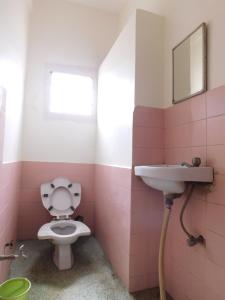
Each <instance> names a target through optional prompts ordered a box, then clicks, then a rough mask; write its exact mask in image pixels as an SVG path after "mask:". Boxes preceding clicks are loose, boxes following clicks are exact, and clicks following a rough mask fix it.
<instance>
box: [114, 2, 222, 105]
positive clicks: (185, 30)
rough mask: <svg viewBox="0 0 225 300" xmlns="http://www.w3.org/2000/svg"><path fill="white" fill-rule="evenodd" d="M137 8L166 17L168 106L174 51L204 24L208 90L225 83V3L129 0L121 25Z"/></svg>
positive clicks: (166, 88)
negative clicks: (206, 39) (206, 30)
mask: <svg viewBox="0 0 225 300" xmlns="http://www.w3.org/2000/svg"><path fill="white" fill-rule="evenodd" d="M137 8H142V9H145V10H148V11H151V12H154V13H157V14H160V15H163V16H165V28H166V32H165V53H164V65H165V76H164V106H165V107H167V106H170V105H172V48H173V47H174V46H175V45H177V44H178V43H179V42H180V41H181V40H182V39H183V38H185V37H186V36H187V35H188V34H189V33H190V32H192V31H193V30H194V29H195V28H196V27H197V26H198V25H200V24H201V23H202V22H206V23H207V24H208V88H209V89H213V88H215V87H218V86H220V85H224V84H225V72H224V69H225V58H224V53H225V40H224V39H223V36H224V33H223V30H224V28H225V18H224V15H225V1H224V0H217V1H216V2H215V0H198V1H197V2H196V1H195V0H188V1H187V0H169V1H168V0H130V3H129V5H128V6H127V7H125V8H124V10H123V11H122V12H121V22H120V23H121V24H122V25H123V24H124V23H125V22H126V20H127V17H128V16H129V15H130V14H131V13H133V11H134V10H135V9H137ZM122 25H121V26H122ZM146 30H148V29H147V28H146ZM160 106H161V103H159V107H160Z"/></svg>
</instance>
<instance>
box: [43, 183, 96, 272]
mask: <svg viewBox="0 0 225 300" xmlns="http://www.w3.org/2000/svg"><path fill="white" fill-rule="evenodd" d="M41 198H42V202H43V205H44V207H45V208H46V209H48V211H49V213H50V214H51V215H52V216H54V217H55V220H54V221H51V222H49V223H46V224H44V225H43V226H42V227H41V228H40V229H39V231H38V239H40V240H50V241H51V242H52V243H53V244H54V245H55V251H54V255H53V260H54V263H55V264H56V266H57V267H58V268H59V270H67V269H70V268H71V267H72V265H73V253H72V249H71V244H73V243H74V242H76V240H77V239H78V238H79V237H80V236H86V235H90V234H91V231H90V229H89V228H88V227H87V225H85V224H84V223H82V222H78V221H74V220H71V219H69V216H70V215H72V214H73V213H74V210H75V209H76V207H77V206H78V205H79V204H80V198H81V186H80V184H78V183H71V182H70V181H69V180H68V179H66V178H56V179H54V180H53V181H52V182H51V183H46V184H42V185H41Z"/></svg>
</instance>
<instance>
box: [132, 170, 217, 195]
mask: <svg viewBox="0 0 225 300" xmlns="http://www.w3.org/2000/svg"><path fill="white" fill-rule="evenodd" d="M134 172H135V175H137V176H140V177H141V178H142V180H143V181H144V182H145V183H146V184H147V185H148V186H150V187H152V188H154V189H156V190H159V191H162V192H163V193H164V194H182V193H183V192H184V190H185V182H205V183H207V182H208V183H210V182H213V168H211V167H187V166H182V165H151V166H136V167H135V168H134Z"/></svg>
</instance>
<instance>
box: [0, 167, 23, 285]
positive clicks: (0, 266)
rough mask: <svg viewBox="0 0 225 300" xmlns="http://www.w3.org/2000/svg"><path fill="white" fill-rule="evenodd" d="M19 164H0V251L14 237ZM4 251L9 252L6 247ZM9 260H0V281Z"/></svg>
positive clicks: (5, 273) (5, 275) (5, 276)
mask: <svg viewBox="0 0 225 300" xmlns="http://www.w3.org/2000/svg"><path fill="white" fill-rule="evenodd" d="M20 175H21V164H20V163H10V164H0V227H1V231H0V253H1V254H3V253H4V245H5V244H6V243H7V242H10V241H11V240H14V241H15V239H16V233H17V214H18V198H19V194H20ZM6 253H8V254H9V253H10V252H8V251H7V249H6ZM8 271H9V262H0V282H2V281H4V280H5V279H6V278H7V275H8Z"/></svg>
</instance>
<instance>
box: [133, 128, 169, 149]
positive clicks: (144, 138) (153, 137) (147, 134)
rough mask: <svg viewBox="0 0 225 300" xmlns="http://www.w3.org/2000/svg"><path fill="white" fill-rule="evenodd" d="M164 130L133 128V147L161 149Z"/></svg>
mask: <svg viewBox="0 0 225 300" xmlns="http://www.w3.org/2000/svg"><path fill="white" fill-rule="evenodd" d="M163 135H164V130H163V129H161V128H151V127H140V126H138V127H134V137H133V139H134V141H133V143H134V145H135V147H146V148H163V147H164V139H163Z"/></svg>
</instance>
